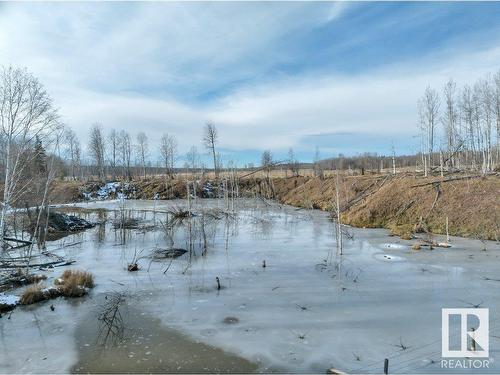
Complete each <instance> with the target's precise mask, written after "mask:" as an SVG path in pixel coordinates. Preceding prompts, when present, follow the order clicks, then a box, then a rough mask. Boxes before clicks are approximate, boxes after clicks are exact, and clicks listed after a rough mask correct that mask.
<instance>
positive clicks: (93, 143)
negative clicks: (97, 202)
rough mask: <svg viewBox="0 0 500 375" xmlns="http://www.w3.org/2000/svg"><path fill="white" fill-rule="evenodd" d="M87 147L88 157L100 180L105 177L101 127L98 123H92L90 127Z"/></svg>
mask: <svg viewBox="0 0 500 375" xmlns="http://www.w3.org/2000/svg"><path fill="white" fill-rule="evenodd" d="M88 148H89V154H90V157H91V158H92V160H93V162H94V165H95V167H96V168H97V175H98V177H99V179H100V180H104V179H105V177H106V176H105V173H104V137H103V135H102V127H101V125H100V124H98V123H95V124H94V125H92V128H91V129H90V137H89V147H88Z"/></svg>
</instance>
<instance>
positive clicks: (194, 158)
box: [186, 146, 200, 173]
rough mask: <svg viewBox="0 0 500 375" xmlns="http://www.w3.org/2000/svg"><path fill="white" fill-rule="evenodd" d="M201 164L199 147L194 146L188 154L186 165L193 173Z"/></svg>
mask: <svg viewBox="0 0 500 375" xmlns="http://www.w3.org/2000/svg"><path fill="white" fill-rule="evenodd" d="M199 165H200V155H199V154H198V149H197V148H196V147H195V146H192V147H191V148H190V149H189V151H188V152H187V154H186V166H187V168H189V169H190V170H191V173H195V172H196V170H197V169H198V167H199Z"/></svg>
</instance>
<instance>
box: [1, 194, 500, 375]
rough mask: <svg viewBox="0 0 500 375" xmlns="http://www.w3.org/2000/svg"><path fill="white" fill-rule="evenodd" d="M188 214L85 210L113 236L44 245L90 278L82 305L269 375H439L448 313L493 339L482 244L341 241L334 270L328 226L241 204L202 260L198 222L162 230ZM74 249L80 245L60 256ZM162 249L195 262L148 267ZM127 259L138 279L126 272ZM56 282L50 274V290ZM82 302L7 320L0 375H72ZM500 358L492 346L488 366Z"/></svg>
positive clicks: (366, 232)
mask: <svg viewBox="0 0 500 375" xmlns="http://www.w3.org/2000/svg"><path fill="white" fill-rule="evenodd" d="M193 204H196V207H195V210H198V212H199V211H201V210H202V209H204V208H206V207H202V206H210V207H217V206H219V207H220V208H222V207H223V204H222V202H217V201H215V200H213V201H212V200H200V199H198V200H197V201H196V203H193ZM185 205H186V203H185V202H184V201H155V202H153V201H132V200H131V201H125V202H117V201H115V202H106V201H99V202H92V203H89V204H84V205H83V206H84V207H85V208H108V209H110V211H109V212H107V217H106V219H107V224H103V225H100V226H98V227H96V228H94V229H91V230H88V231H86V232H84V233H80V234H76V235H74V236H71V237H67V238H66V239H64V240H61V241H65V242H64V243H61V241H58V242H54V243H51V244H50V246H49V249H48V250H49V251H55V252H57V253H59V254H61V255H64V256H66V257H68V258H71V259H75V260H76V264H75V265H74V268H81V269H86V270H89V271H91V272H92V273H93V274H94V276H95V281H96V284H97V285H96V288H95V289H94V290H93V291H92V293H91V296H90V297H92V294H94V295H97V294H101V293H106V292H110V291H126V292H127V294H128V295H130V298H131V300H132V301H133V303H134V308H139V309H141V310H142V311H143V312H144V313H145V314H147V315H148V316H152V317H154V318H156V319H159V320H160V321H161V322H162V324H163V325H165V327H168V328H170V329H175V330H177V331H179V332H182V333H185V334H188V335H189V336H190V337H192V338H193V339H194V340H198V341H201V342H203V343H205V344H208V345H212V346H215V347H219V348H222V349H224V350H226V351H229V352H232V353H235V354H237V355H240V356H242V357H244V358H246V359H248V360H251V361H253V362H255V363H257V364H258V365H259V370H260V371H263V372H266V371H272V370H280V371H287V372H301V373H302V372H315V373H324V372H325V370H326V369H327V368H329V367H336V368H339V369H342V370H344V371H346V372H364V373H379V372H381V371H382V368H383V360H384V358H390V368H391V369H392V371H391V372H393V373H397V372H400V373H415V372H418V373H429V372H452V371H451V370H447V369H441V368H440V364H439V361H440V360H441V309H442V308H445V307H448V308H451V307H471V306H470V305H469V304H478V303H480V302H482V303H483V304H482V307H488V308H490V327H491V335H495V334H498V331H499V329H500V326H499V324H498V320H497V318H498V308H499V301H498V292H497V288H498V285H499V282H498V281H495V280H496V279H500V277H498V276H497V273H498V264H499V258H498V257H499V255H500V251H499V247H498V244H495V243H492V242H489V243H487V248H488V250H487V251H482V250H481V249H482V244H481V243H480V242H479V241H473V240H465V239H460V238H452V239H451V243H452V245H453V247H451V248H448V249H441V248H438V249H435V250H433V251H429V250H427V249H423V250H420V251H412V250H411V244H412V242H411V241H404V240H400V239H398V238H395V237H388V235H387V232H386V231H385V230H374V229H354V228H349V231H350V232H351V234H352V235H353V236H354V239H353V240H347V239H346V240H345V241H344V243H345V249H344V255H343V256H339V255H337V254H336V249H335V243H336V241H335V237H334V234H333V233H334V225H333V223H332V222H331V221H330V220H329V217H328V215H327V214H326V213H324V212H319V211H315V210H301V209H296V208H293V207H288V206H280V205H277V204H274V203H272V204H271V205H268V204H267V203H264V202H255V201H251V200H241V201H238V202H237V205H236V206H237V210H236V213H235V215H234V216H233V215H230V216H229V217H228V218H226V217H224V218H222V219H220V220H214V221H213V222H210V223H206V227H205V235H206V239H207V242H208V248H207V250H206V255H204V256H202V255H201V253H202V252H203V250H204V244H203V240H202V239H203V236H202V235H201V232H200V230H201V229H200V226H199V223H200V220H201V216H200V215H198V216H197V217H196V218H195V219H193V220H196V221H197V222H198V224H197V225H195V224H193V225H189V220H187V221H184V222H183V223H182V224H179V225H177V226H175V228H174V230H173V231H172V233H167V232H166V231H165V230H164V229H163V228H164V224H165V223H166V222H167V219H168V218H167V213H166V212H167V211H168V210H169V209H170V208H172V207H174V206H183V207H184V206H185ZM123 207H125V208H126V214H127V215H135V217H139V218H141V219H143V220H146V221H147V222H148V223H156V224H157V230H141V229H139V230H127V231H125V232H122V231H120V230H115V229H113V227H112V225H111V223H112V222H113V220H115V219H116V218H119V217H120V215H123V214H124V212H123V210H122V211H120V209H121V208H122V209H123ZM189 233H191V236H190V235H189ZM189 238H191V241H190V240H189ZM437 239H438V240H439V236H438V237H437ZM71 241H73V242H74V243H77V242H79V241H82V243H80V244H76V245H74V246H69V247H64V246H62V245H63V244H68V242H71ZM166 247H180V248H185V249H189V248H191V250H192V251H191V254H192V256H191V258H190V257H189V255H188V254H186V255H184V256H182V257H179V258H177V259H175V260H173V261H172V260H170V259H165V260H162V261H159V262H158V261H153V262H151V259H150V258H149V257H148V254H150V253H151V251H152V250H153V249H155V248H166ZM134 257H136V258H137V257H138V258H140V259H139V261H138V263H139V266H140V268H141V269H140V270H139V271H138V272H127V270H126V268H127V264H128V263H129V262H131V261H132V259H134ZM264 260H265V261H266V267H265V268H264V267H262V262H263V261H264ZM167 269H168V270H167ZM148 270H149V271H148ZM165 270H167V271H166V272H165V273H164V271H165ZM60 272H62V270H56V271H54V272H52V273H50V274H49V276H50V278H49V280H47V282H48V283H50V282H52V281H53V278H55V277H57V276H59V273H60ZM216 277H219V279H220V282H221V285H222V289H221V290H218V289H217V284H216V281H215V278H216ZM90 297H87V298H82V299H79V300H73V301H66V300H64V299H58V300H56V302H55V307H56V309H55V311H54V312H52V311H51V310H50V309H49V308H48V307H49V305H48V304H40V305H37V306H30V307H29V308H24V307H23V308H18V309H16V311H15V313H14V314H12V318H11V319H10V320H9V321H7V320H1V321H0V325H1V330H2V347H3V348H2V350H1V353H0V372H8V371H14V370H16V371H21V372H27V371H36V372H52V371H58V372H64V371H68V370H69V369H70V368H71V366H72V365H73V364H74V363H75V361H76V358H77V356H78V347H75V339H74V337H73V334H74V332H75V327H77V326H78V324H79V321H80V319H81V316H82V314H84V313H86V312H88V311H89V310H90V307H92V306H94V303H95V302H93V301H94V299H93V298H90ZM226 318H230V319H226ZM233 318H235V319H233ZM228 321H230V322H231V324H228V323H227V322H228ZM401 344H402V345H403V346H404V347H407V349H406V350H403V349H402V348H401ZM20 348H23V350H22V352H23V355H21V356H19V355H18V352H19V349H20ZM498 349H499V345H498V340H494V339H493V338H491V339H490V353H491V355H490V356H491V357H492V358H494V357H495V355H496V353H497V352H498ZM43 358H47V359H46V360H44V359H43ZM28 359H29V360H28ZM435 361H437V362H435ZM482 371H483V372H492V373H498V372H499V371H500V366H498V365H497V364H496V362H492V363H491V364H490V368H489V369H483V370H482ZM463 372H464V373H466V372H468V371H466V370H464V371H463Z"/></svg>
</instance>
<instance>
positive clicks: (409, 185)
mask: <svg viewBox="0 0 500 375" xmlns="http://www.w3.org/2000/svg"><path fill="white" fill-rule="evenodd" d="M466 177H467V176H464V175H457V176H450V177H444V178H441V177H429V178H422V177H415V176H412V175H410V174H398V175H396V176H393V175H373V176H348V177H345V176H344V177H341V178H340V184H339V185H340V196H341V206H342V212H343V214H342V217H343V220H344V223H346V224H349V225H352V226H355V227H367V228H387V229H390V230H391V231H392V233H394V234H396V235H400V236H402V237H409V236H411V234H412V233H413V232H425V231H428V232H432V233H436V234H445V233H446V221H447V219H446V218H448V231H449V234H450V235H455V236H462V237H471V238H479V239H489V240H498V239H499V237H500V224H499V223H500V204H499V201H500V200H499V197H500V177H499V176H498V175H491V176H487V177H476V176H470V177H471V178H466ZM108 185H110V184H108ZM335 185H336V178H335V177H327V178H318V177H315V178H312V177H301V176H299V177H290V178H271V179H266V178H245V179H241V180H239V183H238V193H239V194H240V195H241V196H247V197H248V196H255V195H260V196H263V197H265V198H274V199H277V200H278V201H280V202H281V203H285V204H290V205H293V206H296V207H304V208H319V209H321V210H326V211H328V210H332V209H333V205H334V197H335ZM102 186H103V184H100V183H87V184H83V185H82V184H77V183H75V182H70V183H67V182H58V183H56V184H55V186H54V194H53V196H54V200H53V203H68V202H72V201H78V200H82V199H83V198H85V197H86V196H87V197H88V194H93V195H94V197H101V198H116V196H117V194H119V193H120V192H124V193H125V195H126V196H127V197H129V198H135V199H153V198H156V199H173V198H185V197H186V181H185V180H182V179H165V178H163V177H151V178H146V179H141V180H134V181H132V182H129V183H121V184H119V187H112V186H111V188H109V189H108V190H107V191H104V192H103V191H102ZM214 186H215V183H214V182H213V181H207V180H204V179H203V178H199V179H197V183H196V190H197V195H198V196H203V197H213V196H214V194H215V193H214V191H215V189H214ZM100 189H101V191H99V190H100ZM61 191H64V192H65V194H61Z"/></svg>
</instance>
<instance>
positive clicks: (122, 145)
mask: <svg viewBox="0 0 500 375" xmlns="http://www.w3.org/2000/svg"><path fill="white" fill-rule="evenodd" d="M118 150H119V155H120V162H121V164H122V167H123V176H124V177H126V178H127V180H129V181H130V180H131V179H132V173H131V171H130V164H131V159H132V142H131V140H130V134H128V133H127V132H126V131H125V130H122V131H120V134H119V136H118Z"/></svg>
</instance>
